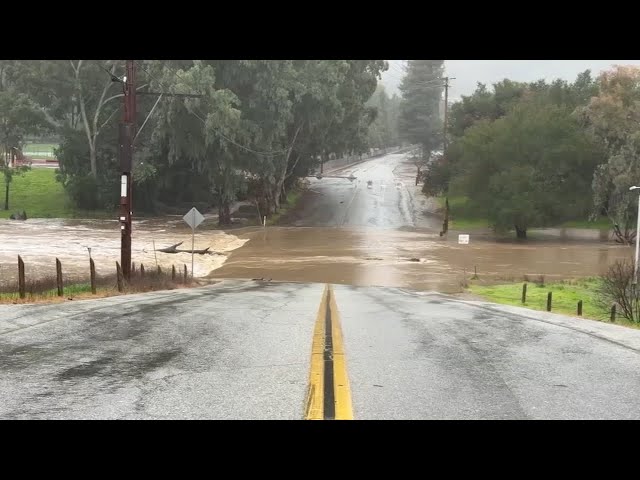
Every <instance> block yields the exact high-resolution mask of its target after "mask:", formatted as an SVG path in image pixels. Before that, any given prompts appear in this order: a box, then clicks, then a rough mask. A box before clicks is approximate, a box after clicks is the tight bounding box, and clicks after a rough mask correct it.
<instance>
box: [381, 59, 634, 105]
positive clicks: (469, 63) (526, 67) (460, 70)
mask: <svg viewBox="0 0 640 480" xmlns="http://www.w3.org/2000/svg"><path fill="white" fill-rule="evenodd" d="M405 63H406V60H389V70H388V71H386V72H384V74H383V75H382V83H383V84H384V85H385V87H386V88H387V89H388V90H389V93H390V94H391V93H392V92H396V93H398V94H399V91H398V90H397V88H398V85H399V84H400V78H402V76H403V66H404V65H405ZM444 65H445V71H446V74H447V75H448V76H449V77H455V80H452V81H451V88H450V90H449V96H450V98H451V99H452V100H455V99H457V98H459V97H460V95H470V94H471V93H473V91H474V90H475V89H476V84H477V83H478V82H481V83H486V84H487V85H489V86H490V85H491V84H492V83H495V82H499V81H500V80H502V79H504V78H509V79H511V80H518V81H535V80H539V79H541V78H544V79H546V80H553V79H555V78H562V79H564V80H568V81H573V80H575V78H576V76H577V75H578V73H580V72H583V71H585V70H587V69H590V70H591V73H592V74H593V75H594V76H595V75H597V74H598V73H599V72H600V71H602V70H606V69H608V68H610V67H611V66H612V65H639V66H640V60H445V64H444Z"/></svg>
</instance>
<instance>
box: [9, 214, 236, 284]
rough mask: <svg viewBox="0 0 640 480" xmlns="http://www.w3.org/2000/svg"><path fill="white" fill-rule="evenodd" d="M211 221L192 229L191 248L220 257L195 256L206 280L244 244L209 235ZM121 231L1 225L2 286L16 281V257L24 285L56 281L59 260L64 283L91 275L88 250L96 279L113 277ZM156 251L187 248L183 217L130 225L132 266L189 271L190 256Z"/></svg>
mask: <svg viewBox="0 0 640 480" xmlns="http://www.w3.org/2000/svg"><path fill="white" fill-rule="evenodd" d="M214 226H215V221H214V220H209V222H207V221H206V220H205V222H203V224H202V225H201V226H200V227H199V228H198V229H197V230H196V235H195V248H196V249H199V248H206V247H211V250H212V251H215V252H218V253H220V254H214V255H195V259H194V270H195V276H200V277H202V276H204V275H207V274H208V273H209V272H211V271H212V270H213V269H215V268H218V267H219V266H220V265H222V264H223V263H224V261H225V260H226V258H227V257H226V254H227V253H228V252H230V251H232V250H234V249H236V248H238V247H240V246H242V245H243V244H244V243H245V242H246V241H247V240H246V239H239V238H238V237H236V236H235V235H231V234H227V233H224V232H222V231H219V230H213V229H212V227H214ZM120 237H121V236H120V230H119V223H118V221H117V220H55V219H29V220H27V221H24V222H23V221H20V222H18V221H11V220H0V245H2V247H1V248H0V285H4V284H7V283H13V282H15V281H16V279H17V271H18V268H17V258H18V255H20V256H21V257H22V259H23V260H24V262H25V272H26V277H27V281H28V280H29V279H33V278H35V277H38V278H41V277H44V276H55V273H56V269H55V259H56V258H59V259H60V262H61V263H62V267H63V274H64V277H65V278H66V279H72V278H83V279H86V278H88V276H89V250H88V249H89V248H90V249H91V257H92V258H93V260H94V262H95V264H96V271H97V273H98V275H101V274H109V273H113V272H115V262H116V261H120ZM154 241H155V245H156V248H163V247H168V246H170V245H172V244H175V243H178V242H184V243H183V244H182V245H181V246H180V247H179V248H183V249H191V229H190V228H189V227H188V226H187V225H186V224H185V223H184V222H183V220H182V218H181V217H179V216H178V217H167V218H162V219H152V220H134V222H133V239H132V246H131V249H132V254H131V258H132V261H133V262H135V263H136V265H140V263H144V265H145V267H146V268H147V269H148V268H155V265H156V258H157V263H158V265H159V266H160V267H162V268H169V269H170V268H171V265H174V264H175V265H176V268H183V267H182V266H183V264H186V265H187V266H188V269H189V271H190V270H191V254H190V253H178V254H166V253H160V252H157V255H154V250H153V242H154Z"/></svg>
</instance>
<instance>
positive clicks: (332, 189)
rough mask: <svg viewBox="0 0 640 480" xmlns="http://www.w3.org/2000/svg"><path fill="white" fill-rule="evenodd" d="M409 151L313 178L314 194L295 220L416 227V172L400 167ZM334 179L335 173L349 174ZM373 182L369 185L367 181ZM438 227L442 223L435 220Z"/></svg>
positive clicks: (305, 224) (298, 222) (300, 222)
mask: <svg viewBox="0 0 640 480" xmlns="http://www.w3.org/2000/svg"><path fill="white" fill-rule="evenodd" d="M405 157H406V154H391V155H385V156H382V157H379V158H376V159H373V160H368V161H366V162H363V163H360V164H357V165H354V166H352V167H347V168H344V169H341V170H339V171H335V172H330V173H328V174H327V175H328V176H327V177H324V178H322V179H319V180H318V179H316V178H311V179H310V182H311V185H310V193H309V195H307V199H306V200H307V201H306V202H304V204H303V206H302V208H301V209H299V211H298V212H296V213H297V215H296V219H295V221H294V222H293V224H294V225H295V226H302V227H370V228H371V227H374V228H375V227H380V228H398V227H403V226H414V224H415V219H414V214H413V212H414V208H413V206H412V202H413V196H412V195H411V192H410V190H409V187H410V185H411V182H412V181H413V179H414V177H415V171H413V170H412V171H411V172H410V173H409V175H406V174H405V175H401V174H400V173H399V172H398V171H397V169H398V167H399V166H400V165H401V163H402V160H403V159H404V158H405ZM350 175H353V176H355V177H356V180H354V181H350V180H349V179H348V178H332V176H343V177H349V176H350ZM369 181H371V182H372V184H371V186H370V187H369V186H368V185H367V182H369ZM433 225H434V228H439V227H440V226H441V222H440V221H439V220H436V219H434V222H433Z"/></svg>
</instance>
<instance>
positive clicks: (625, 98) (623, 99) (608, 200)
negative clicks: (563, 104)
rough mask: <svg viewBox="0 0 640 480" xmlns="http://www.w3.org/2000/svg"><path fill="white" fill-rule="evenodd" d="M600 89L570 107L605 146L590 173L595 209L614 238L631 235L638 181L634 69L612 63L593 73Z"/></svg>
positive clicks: (639, 91) (639, 81)
mask: <svg viewBox="0 0 640 480" xmlns="http://www.w3.org/2000/svg"><path fill="white" fill-rule="evenodd" d="M598 80H599V85H600V92H599V94H598V95H597V96H594V97H592V98H591V101H590V102H589V104H588V105H586V106H585V107H582V108H579V109H577V110H576V116H577V118H578V119H579V120H580V121H581V123H582V125H583V126H584V127H585V128H586V129H587V131H588V132H589V133H590V134H591V135H592V136H593V138H594V139H595V140H596V141H597V142H599V143H600V144H601V145H602V146H603V148H604V151H605V159H606V161H604V162H603V163H601V164H600V165H598V168H597V169H596V171H595V174H594V177H593V201H594V205H595V207H596V211H595V212H594V215H595V214H599V213H600V212H604V213H605V214H606V215H607V216H608V217H609V219H610V220H611V223H612V224H613V227H614V233H615V235H616V239H617V241H618V242H620V243H625V244H631V243H633V242H634V240H635V235H636V228H635V218H636V216H637V214H638V212H637V199H636V196H635V195H633V194H631V193H630V192H629V187H630V186H631V185H635V184H637V183H638V181H640V162H638V158H639V154H640V130H638V123H639V122H640V68H637V67H622V66H618V67H616V68H614V69H612V70H609V71H606V72H603V73H602V74H601V75H600V77H599V79H598Z"/></svg>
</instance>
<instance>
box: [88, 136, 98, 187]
mask: <svg viewBox="0 0 640 480" xmlns="http://www.w3.org/2000/svg"><path fill="white" fill-rule="evenodd" d="M89 159H90V161H91V175H93V177H94V178H96V177H97V176H98V162H97V160H96V145H95V140H94V142H93V143H90V144H89Z"/></svg>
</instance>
